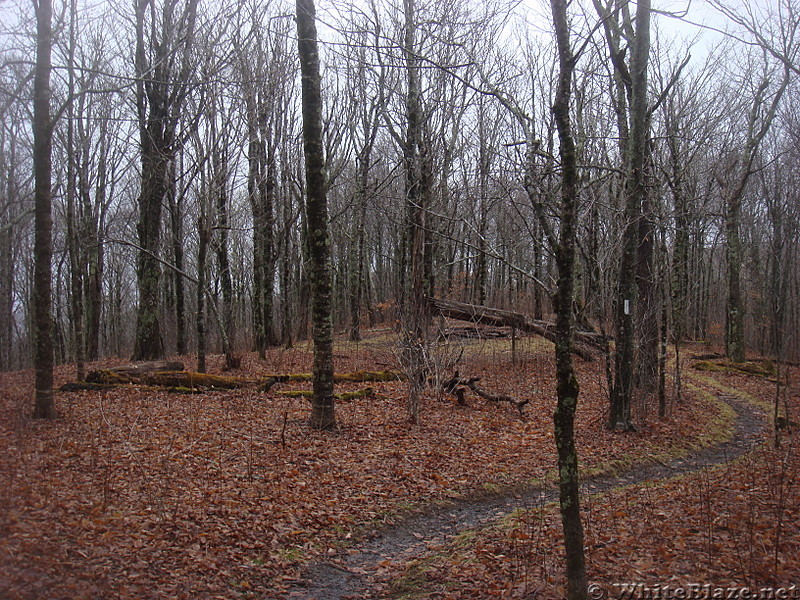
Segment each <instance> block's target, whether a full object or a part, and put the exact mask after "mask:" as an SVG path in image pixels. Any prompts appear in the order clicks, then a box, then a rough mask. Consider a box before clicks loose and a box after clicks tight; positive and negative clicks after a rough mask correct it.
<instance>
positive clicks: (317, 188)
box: [296, 0, 336, 429]
mask: <svg viewBox="0 0 800 600" xmlns="http://www.w3.org/2000/svg"><path fill="white" fill-rule="evenodd" d="M296 16H297V50H298V55H299V57H300V73H301V76H302V98H303V150H304V154H305V162H306V218H307V220H308V239H307V244H308V254H309V259H310V263H311V304H312V309H311V311H312V312H311V314H312V325H313V332H312V334H313V339H314V371H313V374H314V382H313V387H314V396H313V398H312V409H311V417H310V419H309V425H310V426H311V427H313V428H314V429H335V428H336V417H335V413H334V400H333V324H332V323H331V283H332V282H331V265H330V261H331V258H330V239H329V236H328V202H327V185H326V182H325V157H324V154H323V147H324V146H323V140H322V90H321V87H322V86H321V78H320V71H319V50H318V48H317V26H316V23H315V8H314V0H297V14H296Z"/></svg>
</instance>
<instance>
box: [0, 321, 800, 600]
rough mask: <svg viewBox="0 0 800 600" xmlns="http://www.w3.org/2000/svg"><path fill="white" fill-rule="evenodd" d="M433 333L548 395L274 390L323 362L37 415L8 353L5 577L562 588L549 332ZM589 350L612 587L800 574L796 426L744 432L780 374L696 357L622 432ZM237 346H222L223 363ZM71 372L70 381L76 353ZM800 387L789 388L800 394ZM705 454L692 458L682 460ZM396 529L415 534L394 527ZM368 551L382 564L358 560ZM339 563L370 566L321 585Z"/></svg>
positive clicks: (93, 395) (794, 399)
mask: <svg viewBox="0 0 800 600" xmlns="http://www.w3.org/2000/svg"><path fill="white" fill-rule="evenodd" d="M396 346H397V338H396V336H395V335H394V334H393V333H392V332H390V331H377V330H376V331H372V332H370V333H369V335H368V336H367V337H366V339H365V340H364V341H363V342H361V343H358V344H355V343H350V342H344V341H341V342H338V343H337V344H336V350H335V352H336V368H337V370H338V371H356V370H376V369H381V370H383V369H394V368H397V366H396V365H397V360H396V356H395V351H396ZM695 350H697V349H695ZM689 351H690V352H691V351H692V349H689ZM698 351H703V349H702V348H700V349H699V350H698ZM434 354H435V357H436V364H438V365H440V366H441V369H442V375H443V376H444V377H445V378H447V377H449V376H451V375H452V371H450V372H448V369H451V368H452V365H453V364H454V363H455V362H459V369H460V372H461V375H462V376H482V377H483V379H482V381H481V385H482V386H483V387H484V388H486V389H488V390H491V391H492V392H495V393H501V392H502V393H505V394H510V395H514V396H516V397H517V398H520V399H530V404H528V406H526V408H525V415H524V416H520V414H519V412H518V411H517V410H516V409H515V408H514V407H513V406H511V405H509V404H497V403H491V402H487V401H485V400H482V399H480V398H476V397H474V396H470V395H469V394H468V400H469V406H467V407H460V406H457V405H456V404H455V401H454V400H453V399H452V398H451V397H448V396H446V395H442V394H438V393H436V392H435V391H434V390H428V391H429V393H428V395H426V396H425V398H424V400H423V406H422V410H421V423H420V424H419V425H415V426H412V425H409V424H408V423H407V422H406V416H405V411H406V407H405V398H406V385H407V384H405V383H403V382H380V383H370V384H369V385H370V386H371V387H373V388H374V389H375V395H374V396H373V397H365V398H356V399H353V400H348V401H346V402H341V403H339V404H338V405H337V419H338V422H339V430H338V432H336V433H323V432H316V431H312V430H310V429H309V428H308V427H307V426H306V420H307V417H308V413H309V407H308V402H307V400H305V399H303V398H286V397H282V396H279V395H277V394H276V392H277V391H279V390H280V389H283V390H287V389H308V387H309V386H308V384H303V383H291V384H290V383H285V384H282V385H281V386H280V387H277V386H276V387H275V388H273V389H272V390H270V392H267V393H264V392H259V391H256V390H255V389H241V390H233V391H230V390H224V391H208V392H205V393H203V394H191V395H184V394H175V393H170V392H168V391H161V390H155V389H153V388H144V387H138V386H127V387H125V388H118V389H110V390H104V391H81V392H70V393H66V392H59V393H58V394H57V396H56V403H57V408H58V411H59V414H60V418H59V419H57V420H55V421H52V422H40V421H34V420H32V419H30V418H29V414H30V412H31V406H32V387H33V386H32V373H30V372H20V373H4V374H0V598H3V599H6V598H8V599H16V598H98V599H100V598H103V599H106V598H126V599H127V598H131V599H132V598H142V599H150V598H187V599H192V600H194V599H204V598H262V599H264V598H270V599H272V598H276V599H279V598H287V597H297V598H301V597H305V598H318V600H323V599H324V598H334V597H336V598H341V597H345V595H346V594H351V595H352V594H353V593H355V594H356V595H357V597H367V596H369V595H371V596H373V597H409V598H411V597H416V598H490V597H500V598H533V597H539V598H557V597H560V596H562V595H563V589H562V586H563V560H562V555H561V548H562V546H561V540H560V519H559V516H558V510H557V503H554V502H553V501H552V499H553V498H554V496H553V495H552V492H551V491H548V490H551V489H552V488H553V484H554V481H555V479H556V475H555V473H556V471H555V451H554V446H555V445H554V441H553V433H552V419H551V415H552V411H553V408H554V402H555V400H554V398H555V390H554V380H553V372H554V368H553V366H554V365H553V358H552V354H553V351H552V345H551V344H549V343H547V342H544V341H542V340H541V339H539V338H536V337H531V338H523V339H520V340H518V357H517V358H518V361H517V364H512V361H511V354H510V342H509V340H507V339H497V340H462V341H460V342H459V341H455V342H453V343H451V344H448V345H443V346H441V347H439V348H438V349H437V350H436V352H435V353H434ZM243 358H244V359H243V364H242V369H241V370H240V372H237V373H234V374H236V375H241V376H257V375H260V374H269V373H291V372H307V371H309V370H310V364H311V354H310V348H309V346H308V345H306V344H298V345H297V346H296V347H295V348H294V349H290V350H284V349H275V350H273V351H271V352H270V353H269V355H268V357H267V359H266V360H265V361H260V360H258V358H257V356H255V355H251V354H247V355H245V356H244V357H243ZM184 360H185V362H186V363H187V366H188V365H189V364H190V363H191V360H190V359H189V358H186V357H184ZM123 363H124V361H122V360H116V361H104V362H103V363H98V364H94V365H91V368H98V367H101V366H102V367H107V366H113V365H115V364H123ZM577 363H578V365H577V366H578V371H579V380H580V383H581V397H580V406H579V410H578V416H577V434H578V449H579V455H580V461H581V466H582V470H583V473H584V474H585V475H586V476H587V483H586V485H585V487H584V500H583V503H584V514H585V523H584V524H585V529H586V548H587V559H588V571H589V578H590V580H591V581H592V582H594V583H596V584H597V585H599V586H602V587H601V588H597V589H599V590H601V591H606V592H607V593H608V594H609V597H613V594H614V593H615V590H616V588H614V587H613V586H614V584H617V583H621V582H639V583H643V584H647V585H656V584H661V585H668V584H669V585H683V586H688V585H691V584H711V585H719V586H723V585H724V586H727V585H734V584H735V585H738V586H748V587H751V588H755V587H760V586H789V585H791V584H793V583H797V584H798V585H800V563H798V559H797V556H800V485H798V484H800V472H799V471H800V459H798V454H797V452H796V447H795V446H796V443H794V444H793V443H792V442H793V441H796V438H797V434H796V433H794V434H793V435H785V436H784V439H783V444H782V447H781V448H780V449H778V450H775V449H773V448H771V446H770V444H769V440H770V439H771V438H770V432H771V428H770V427H766V429H765V430H763V431H766V433H762V439H763V441H764V443H763V444H760V445H758V446H757V448H756V449H754V450H752V451H747V452H744V450H747V448H748V447H749V442H747V441H746V436H745V435H744V434H745V433H746V432H748V431H749V432H751V433H752V432H756V433H757V432H758V431H759V429H760V423H761V419H762V418H763V417H761V416H759V415H761V414H762V413H766V414H769V413H770V411H771V409H770V408H769V404H770V402H771V401H772V398H773V396H774V393H775V384H774V383H770V382H769V381H767V380H766V379H764V378H763V377H758V376H753V375H744V374H730V373H716V372H714V373H705V372H704V373H700V372H697V371H693V370H691V369H686V370H685V372H684V377H683V379H684V382H685V383H687V384H690V385H686V386H685V397H684V400H683V401H682V402H681V403H679V404H676V405H675V406H673V407H672V416H671V419H669V420H666V421H661V420H658V419H657V418H656V417H655V414H654V409H653V408H652V407H651V409H650V416H649V417H648V418H647V420H646V421H647V422H646V424H645V425H643V426H641V427H640V428H639V430H638V431H637V432H633V433H620V432H613V431H609V430H607V429H606V428H605V427H604V424H605V421H606V418H607V404H608V400H607V391H606V389H605V383H606V381H605V372H604V366H603V363H602V361H595V362H592V363H583V362H582V361H577ZM221 366H222V359H221V358H220V357H214V358H213V360H212V361H211V369H210V370H211V371H212V372H217V373H218V372H220V371H221ZM792 375H793V377H792V378H791V379H790V381H792V382H794V381H796V380H797V377H796V375H797V374H796V373H793V374H792ZM57 376H58V384H59V385H60V384H61V383H64V382H66V381H68V380H70V379H71V378H72V377H73V376H74V368H72V367H68V366H65V367H62V368H60V369H59V370H58V373H57ZM363 385H364V384H358V383H342V384H338V385H337V391H354V390H356V389H358V388H359V387H363ZM799 396H800V394H798V388H797V386H796V385H793V386H791V387H790V388H789V393H788V400H789V402H790V405H791V407H792V409H793V410H794V414H797V411H798V410H800V400H798V397H799ZM728 400H730V401H731V404H730V405H729V404H728ZM753 406H755V410H753V409H752V408H748V407H753ZM732 407H733V408H732ZM760 411H761V412H760ZM640 416H641V415H640ZM795 420H797V419H795ZM732 440H738V441H732ZM724 444H727V446H725V445H724ZM702 448H714V449H715V450H706V451H703V450H702ZM740 450H741V455H740V456H739V457H738V458H736V459H735V460H730V461H725V462H724V463H722V462H721V460H722V458H727V457H734V456H735V455H737V454H740ZM702 452H705V453H706V454H705V455H703V454H702ZM690 455H695V456H701V458H700V459H696V460H694V462H693V461H692V460H690V459H689V458H688V457H689V456H690ZM681 459H684V462H683V463H679V462H677V461H680V460H681ZM681 464H683V465H684V466H686V468H683V467H682V466H681ZM690 465H694V467H693V468H694V472H693V473H691V474H685V475H683V476H677V477H675V476H673V477H671V478H669V479H666V480H665V479H664V477H665V475H667V474H668V475H676V474H678V473H682V472H684V471H688V470H690V469H689V466H690ZM667 471H668V472H667ZM637 473H638V474H637ZM622 474H626V476H627V479H625V478H621V477H619V476H620V475H622ZM604 482H605V483H604ZM592 486H594V487H592ZM481 507H483V508H481ZM421 515H422V516H421ZM424 518H428V519H433V520H429V521H424ZM397 532H405V533H403V535H405V536H406V538H405V539H407V540H414V541H415V542H417V543H411V542H410V541H409V542H402V543H400V542H396V541H395V542H392V540H397V539H399V538H398V534H397ZM455 534H458V535H455ZM393 536H394V537H393ZM381 540H382V541H381ZM387 540H388V541H387ZM370 544H372V546H370ZM376 544H377V545H376ZM392 544H394V546H392V547H391V548H388V547H389V546H391V545H392ZM387 548H388V549H389V550H391V551H390V552H388V553H386V556H376V555H375V553H376V552H377V553H378V554H381V552H384V551H386V550H387ZM370 552H372V554H369V553H370ZM367 554H369V555H370V556H371V557H372V558H370V560H371V561H372V562H371V563H366V562H363V561H362V562H360V563H359V562H358V561H359V559H358V557H359V556H361V557H364V556H366V555H367ZM354 557H355V558H354ZM359 570H368V571H369V573H368V574H369V575H371V576H372V577H365V576H364V575H365V573H361V572H359ZM336 574H338V575H336ZM336 577H338V578H339V580H340V581H351V582H355V583H354V584H352V585H350V584H342V585H341V586H339V587H338V588H336V586H333V588H336V589H333V588H331V587H330V586H329V588H328V589H324V588H323V587H320V586H319V585H318V583H319V581H320V580H321V579H330V580H332V579H334V578H336ZM315 586H316V587H315ZM348 586H349V587H348ZM365 586H369V587H368V588H367V587H365ZM595 591H597V590H595ZM337 594H338V595H337Z"/></svg>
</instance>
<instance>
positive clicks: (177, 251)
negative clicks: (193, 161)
mask: <svg viewBox="0 0 800 600" xmlns="http://www.w3.org/2000/svg"><path fill="white" fill-rule="evenodd" d="M175 168H176V164H175V161H173V162H172V164H171V165H170V177H169V189H168V191H167V208H168V209H169V220H170V229H171V233H172V240H171V241H172V258H173V261H174V264H175V271H174V272H173V273H172V274H171V276H172V285H173V286H174V291H175V349H176V352H177V353H178V354H179V355H181V356H183V355H184V354H186V300H185V298H186V292H185V286H184V282H183V275H182V274H181V272H182V271H183V269H184V260H183V255H184V252H183V217H184V215H183V199H182V198H180V197H179V196H178V193H177V182H176V180H175Z"/></svg>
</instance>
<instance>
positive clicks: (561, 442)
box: [551, 0, 588, 600]
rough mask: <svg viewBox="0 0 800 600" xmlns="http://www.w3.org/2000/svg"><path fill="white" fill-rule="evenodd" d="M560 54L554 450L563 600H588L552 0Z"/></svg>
mask: <svg viewBox="0 0 800 600" xmlns="http://www.w3.org/2000/svg"><path fill="white" fill-rule="evenodd" d="M551 6H552V10H553V25H554V28H555V33H556V40H557V46H558V57H559V66H560V71H559V78H558V87H557V88H556V97H555V101H554V103H553V117H554V119H555V122H556V127H557V128H558V138H559V153H560V155H561V230H560V236H559V241H558V245H557V247H556V248H555V253H556V264H557V266H558V291H557V293H556V307H555V308H556V381H557V396H558V404H557V407H556V411H555V414H554V415H553V421H554V426H555V439H556V447H557V449H558V473H559V503H560V506H561V524H562V528H563V530H564V548H565V552H566V574H567V598H568V599H569V600H585V599H586V598H588V585H587V579H586V562H585V557H584V550H583V526H582V523H581V514H580V488H579V481H578V453H577V450H576V449H575V431H574V421H575V410H576V408H577V406H578V393H579V391H580V388H579V386H578V380H577V379H576V378H575V370H574V367H573V364H572V343H573V332H574V330H575V317H574V311H573V302H574V300H575V245H576V241H575V239H576V235H577V233H576V232H577V220H578V170H577V157H576V151H575V142H574V139H573V137H572V125H571V123H570V93H571V86H572V72H573V70H574V68H575V57H574V56H573V55H572V48H571V46H570V40H569V24H568V21H567V0H551Z"/></svg>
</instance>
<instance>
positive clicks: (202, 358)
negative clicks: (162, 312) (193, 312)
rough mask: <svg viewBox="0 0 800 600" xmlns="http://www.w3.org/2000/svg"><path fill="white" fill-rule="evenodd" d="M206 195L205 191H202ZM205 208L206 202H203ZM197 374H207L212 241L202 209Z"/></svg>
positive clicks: (206, 218)
mask: <svg viewBox="0 0 800 600" xmlns="http://www.w3.org/2000/svg"><path fill="white" fill-rule="evenodd" d="M200 193H201V194H205V193H206V191H205V190H201V192H200ZM201 202H202V203H203V205H204V206H205V203H206V201H205V200H201ZM197 237H198V243H197V322H196V326H197V372H198V373H205V372H206V350H207V347H206V346H207V342H206V330H207V327H206V274H207V266H206V263H207V256H208V243H209V241H210V239H211V227H210V225H209V223H208V213H207V210H206V209H205V208H201V210H200V217H199V218H198V219H197Z"/></svg>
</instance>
